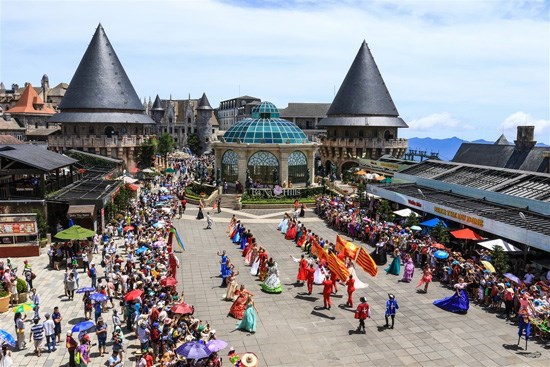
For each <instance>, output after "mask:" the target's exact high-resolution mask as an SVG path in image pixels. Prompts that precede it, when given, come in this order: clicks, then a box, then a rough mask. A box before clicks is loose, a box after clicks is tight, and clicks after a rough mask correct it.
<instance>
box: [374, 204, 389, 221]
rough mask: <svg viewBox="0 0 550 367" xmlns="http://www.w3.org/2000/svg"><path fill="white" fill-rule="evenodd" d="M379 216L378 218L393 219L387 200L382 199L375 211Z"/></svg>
mask: <svg viewBox="0 0 550 367" xmlns="http://www.w3.org/2000/svg"><path fill="white" fill-rule="evenodd" d="M376 212H377V213H378V215H379V216H380V220H383V221H390V220H392V219H393V213H392V209H391V206H390V203H389V201H387V200H382V201H380V205H379V206H378V210H377V211H376Z"/></svg>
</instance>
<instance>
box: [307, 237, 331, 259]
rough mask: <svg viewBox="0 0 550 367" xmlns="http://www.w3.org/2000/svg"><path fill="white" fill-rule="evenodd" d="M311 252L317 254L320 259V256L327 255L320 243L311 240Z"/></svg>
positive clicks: (324, 256)
mask: <svg viewBox="0 0 550 367" xmlns="http://www.w3.org/2000/svg"><path fill="white" fill-rule="evenodd" d="M311 253H312V254H313V255H315V256H317V257H318V258H319V259H322V258H325V259H326V257H327V253H326V252H325V250H323V248H322V247H321V245H319V243H317V241H315V242H313V245H311Z"/></svg>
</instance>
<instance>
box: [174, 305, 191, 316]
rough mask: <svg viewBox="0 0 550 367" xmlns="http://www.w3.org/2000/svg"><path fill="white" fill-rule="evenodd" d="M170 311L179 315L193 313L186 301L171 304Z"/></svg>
mask: <svg viewBox="0 0 550 367" xmlns="http://www.w3.org/2000/svg"><path fill="white" fill-rule="evenodd" d="M170 311H172V312H173V313H177V314H181V315H187V314H190V313H193V306H190V305H188V304H187V303H178V304H177V305H175V306H173V307H172V308H171V309H170Z"/></svg>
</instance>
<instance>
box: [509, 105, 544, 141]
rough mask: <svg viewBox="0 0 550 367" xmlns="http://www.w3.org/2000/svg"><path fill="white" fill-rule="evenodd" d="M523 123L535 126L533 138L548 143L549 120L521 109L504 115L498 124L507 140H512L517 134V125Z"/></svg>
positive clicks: (522, 124)
mask: <svg viewBox="0 0 550 367" xmlns="http://www.w3.org/2000/svg"><path fill="white" fill-rule="evenodd" d="M525 125H527V126H534V127H535V140H537V141H539V142H541V143H546V144H547V143H548V140H549V138H550V120H544V119H539V118H535V117H533V116H531V115H530V114H528V113H525V112H523V111H518V112H515V113H513V114H511V115H510V116H508V117H506V118H505V119H504V121H503V122H502V123H501V124H500V129H501V130H502V132H503V134H504V135H505V136H506V137H507V138H508V139H509V140H514V139H515V138H516V135H517V127H518V126H525Z"/></svg>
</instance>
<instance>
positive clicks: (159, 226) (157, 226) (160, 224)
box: [153, 222, 164, 228]
mask: <svg viewBox="0 0 550 367" xmlns="http://www.w3.org/2000/svg"><path fill="white" fill-rule="evenodd" d="M153 228H164V223H163V222H156V223H155V224H153Z"/></svg>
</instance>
